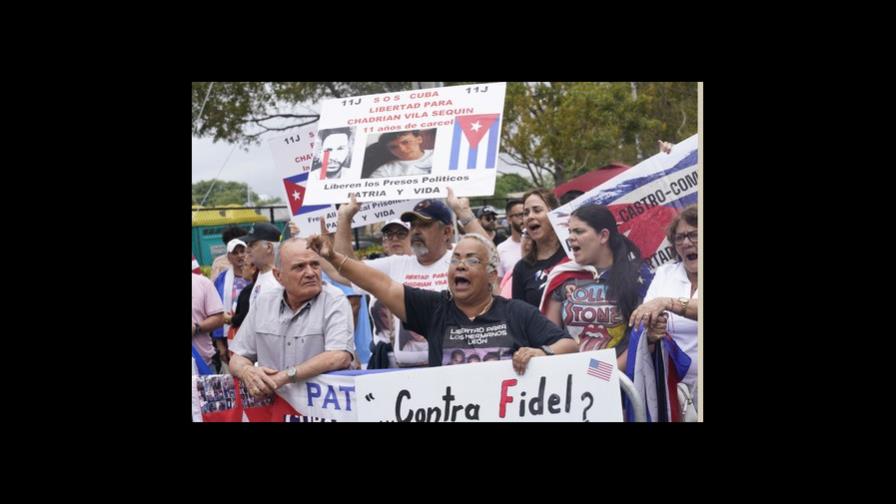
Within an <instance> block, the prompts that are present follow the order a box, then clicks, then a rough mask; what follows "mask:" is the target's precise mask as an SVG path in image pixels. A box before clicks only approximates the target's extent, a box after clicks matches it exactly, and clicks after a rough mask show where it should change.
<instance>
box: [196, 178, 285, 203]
mask: <svg viewBox="0 0 896 504" xmlns="http://www.w3.org/2000/svg"><path fill="white" fill-rule="evenodd" d="M212 184H214V187H212ZM209 188H212V192H211V193H210V194H209V195H208V198H207V199H206V200H205V203H204V204H203V206H206V207H213V206H221V205H234V204H236V205H245V204H246V190H247V188H248V186H247V184H246V183H245V182H233V181H224V180H218V181H212V180H200V181H199V182H196V183H194V184H193V205H198V204H200V203H201V202H202V198H204V197H205V194H206V193H207V192H208V190H209ZM249 202H250V203H251V204H252V205H254V206H265V205H274V204H278V203H280V204H282V203H283V200H282V199H280V197H274V198H268V199H261V197H259V196H258V193H256V192H255V191H253V190H251V189H249Z"/></svg>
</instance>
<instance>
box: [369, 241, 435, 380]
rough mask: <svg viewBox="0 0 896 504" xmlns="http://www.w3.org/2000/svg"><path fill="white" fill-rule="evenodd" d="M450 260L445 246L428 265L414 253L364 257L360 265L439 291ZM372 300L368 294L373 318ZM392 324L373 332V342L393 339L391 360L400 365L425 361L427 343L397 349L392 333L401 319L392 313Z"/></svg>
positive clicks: (396, 332)
mask: <svg viewBox="0 0 896 504" xmlns="http://www.w3.org/2000/svg"><path fill="white" fill-rule="evenodd" d="M450 261H451V249H448V250H446V251H445V254H444V255H443V256H442V257H440V258H439V259H438V260H437V261H436V262H434V263H432V264H430V265H428V266H423V265H422V264H420V261H418V260H417V256H415V255H394V256H389V257H382V258H380V259H373V260H366V261H364V264H366V265H368V266H370V267H371V268H374V269H376V270H379V271H382V272H383V273H385V274H386V275H388V276H389V278H391V279H392V280H394V281H396V282H399V283H402V284H404V285H408V286H410V287H418V288H420V289H426V290H431V291H442V290H446V289H448V267H449V266H450V265H451V262H450ZM352 287H355V288H357V289H358V290H362V289H360V287H358V286H356V285H352ZM362 292H364V293H365V294H370V293H369V292H366V291H363V290H362ZM376 301H377V300H376V298H375V297H373V296H372V295H371V297H370V307H371V316H372V317H376V314H374V313H373V312H372V308H373V306H374V305H375V304H376ZM392 327H393V329H392V331H385V330H384V331H377V332H374V335H373V341H374V343H376V342H379V341H383V342H387V343H388V342H389V341H390V340H393V341H392V348H393V351H394V352H395V359H396V360H397V361H398V363H399V364H401V365H421V364H423V365H425V364H426V363H428V362H429V344H428V343H426V342H413V343H412V344H408V345H407V347H406V348H413V349H414V350H413V351H407V350H401V349H400V348H399V346H400V345H399V342H398V341H395V340H394V336H393V333H395V336H397V334H398V331H397V330H398V328H399V327H401V320H400V319H399V318H398V316H397V315H393V316H392Z"/></svg>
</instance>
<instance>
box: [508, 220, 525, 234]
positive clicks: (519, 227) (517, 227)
mask: <svg viewBox="0 0 896 504" xmlns="http://www.w3.org/2000/svg"><path fill="white" fill-rule="evenodd" d="M510 225H511V226H512V227H513V229H514V230H515V231H516V233H517V234H523V225H522V224H517V223H516V222H511V223H510Z"/></svg>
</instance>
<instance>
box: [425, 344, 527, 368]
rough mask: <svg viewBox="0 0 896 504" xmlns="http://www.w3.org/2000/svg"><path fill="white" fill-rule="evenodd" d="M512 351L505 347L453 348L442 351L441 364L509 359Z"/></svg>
mask: <svg viewBox="0 0 896 504" xmlns="http://www.w3.org/2000/svg"><path fill="white" fill-rule="evenodd" d="M511 359H513V352H511V351H510V350H508V349H506V348H498V347H495V348H454V349H450V351H448V350H447V349H446V350H445V351H444V352H442V365H443V366H451V365H454V364H470V363H472V362H489V361H496V360H511Z"/></svg>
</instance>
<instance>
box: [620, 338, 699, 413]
mask: <svg viewBox="0 0 896 504" xmlns="http://www.w3.org/2000/svg"><path fill="white" fill-rule="evenodd" d="M645 333H646V331H644V329H643V327H641V328H634V329H633V330H632V332H631V339H630V340H629V346H628V355H629V357H628V360H627V361H626V366H625V374H626V375H628V377H629V378H630V379H631V380H632V383H634V385H635V390H637V391H638V394H640V396H641V398H642V399H643V400H644V405H645V406H646V409H647V421H648V422H681V421H682V419H683V418H682V415H681V404H679V402H678V383H679V382H681V379H682V378H683V377H684V376H685V375H687V372H688V369H689V368H690V367H691V365H693V364H694V363H692V361H691V358H690V356H688V354H687V353H685V352H684V351H683V350H682V349H681V348H680V347H679V346H678V344H677V343H676V342H675V340H674V339H673V338H671V337H668V336H667V337H665V338H663V339H661V340H660V344H658V345H656V349H655V350H654V352H651V351H650V349H649V347H648V342H647V335H646V334H645ZM623 403H624V408H625V415H626V421H628V422H632V421H634V410H633V408H632V407H631V404H630V403H629V401H628V398H625V399H624V401H623Z"/></svg>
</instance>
